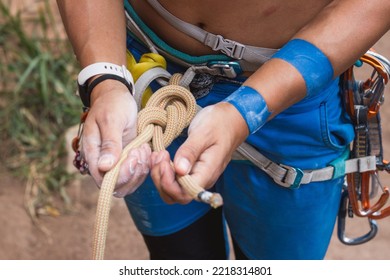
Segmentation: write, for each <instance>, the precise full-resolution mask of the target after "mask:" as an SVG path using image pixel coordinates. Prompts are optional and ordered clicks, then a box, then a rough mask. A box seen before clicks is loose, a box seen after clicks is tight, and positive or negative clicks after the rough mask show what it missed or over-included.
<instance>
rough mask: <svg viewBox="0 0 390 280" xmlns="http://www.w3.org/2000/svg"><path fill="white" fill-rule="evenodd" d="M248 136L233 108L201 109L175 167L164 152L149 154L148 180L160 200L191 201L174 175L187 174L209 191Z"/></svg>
mask: <svg viewBox="0 0 390 280" xmlns="http://www.w3.org/2000/svg"><path fill="white" fill-rule="evenodd" d="M248 133H249V131H248V126H247V124H246V122H245V120H244V118H243V117H242V116H241V115H240V113H239V112H238V111H237V109H236V108H235V107H234V106H233V105H231V104H229V103H218V104H216V105H212V106H208V107H205V108H204V109H202V110H201V111H200V112H199V113H198V114H197V115H196V116H195V118H194V119H193V121H192V123H191V125H190V127H189V129H188V138H187V140H186V141H185V142H184V143H183V145H182V146H181V147H180V148H179V149H178V151H177V152H176V155H175V158H174V161H173V162H174V167H172V165H171V164H170V157H169V154H168V152H167V151H162V152H154V153H152V158H151V161H152V167H151V177H152V179H153V181H154V183H155V185H156V187H157V189H158V190H159V192H160V195H161V197H162V199H163V200H164V201H165V202H167V203H175V202H178V203H181V204H186V203H189V202H190V201H191V200H192V198H191V197H190V196H189V195H188V194H187V193H186V192H185V190H184V189H183V188H182V187H181V186H180V185H179V183H178V182H177V180H176V175H179V176H183V175H186V174H190V175H191V177H192V178H193V179H194V180H195V181H196V182H197V183H198V184H199V185H200V186H201V187H203V188H205V189H208V188H211V187H212V186H213V185H214V184H215V182H216V181H217V179H218V177H219V176H220V175H221V174H222V172H223V170H224V169H225V167H226V165H227V164H228V163H229V161H230V159H231V156H232V154H233V152H234V151H235V149H236V148H237V147H238V146H239V145H240V144H241V143H242V142H243V141H244V140H245V138H246V137H247V136H248Z"/></svg>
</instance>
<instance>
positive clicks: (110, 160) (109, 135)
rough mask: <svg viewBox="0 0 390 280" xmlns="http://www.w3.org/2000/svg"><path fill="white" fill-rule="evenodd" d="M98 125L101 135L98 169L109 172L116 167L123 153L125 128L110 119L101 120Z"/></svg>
mask: <svg viewBox="0 0 390 280" xmlns="http://www.w3.org/2000/svg"><path fill="white" fill-rule="evenodd" d="M98 125H99V130H100V133H101V146H100V154H99V159H98V168H99V171H101V172H107V171H109V170H110V169H111V168H113V167H114V165H115V164H116V163H117V161H118V160H119V157H120V154H121V152H122V134H123V127H122V126H121V125H119V124H117V122H115V121H113V120H112V121H110V120H109V118H106V119H103V120H101V121H100V122H99V124H98Z"/></svg>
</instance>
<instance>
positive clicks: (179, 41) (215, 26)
mask: <svg viewBox="0 0 390 280" xmlns="http://www.w3.org/2000/svg"><path fill="white" fill-rule="evenodd" d="M159 2H160V3H161V4H162V5H163V6H164V7H165V8H166V9H167V10H168V11H170V12H171V13H172V14H174V15H175V16H176V17H178V18H180V19H182V20H184V21H186V22H189V23H191V24H194V25H197V26H199V27H201V28H203V29H205V30H207V31H209V32H212V33H214V34H220V35H222V36H224V37H225V38H228V39H232V40H235V41H238V42H241V43H244V44H248V45H253V46H260V47H268V48H279V47H281V46H282V45H283V44H284V43H286V42H287V41H288V40H289V39H290V38H291V37H292V36H294V34H296V33H297V32H298V31H299V30H300V29H301V28H302V27H303V26H305V25H306V24H307V23H308V22H309V21H310V20H311V19H312V18H314V17H315V16H316V15H317V14H318V13H319V12H320V11H321V10H322V9H323V8H324V7H325V6H326V5H328V4H329V3H330V2H332V1H331V0H290V1H284V0H241V1H232V0H182V1H173V0H160V1H159ZM130 3H131V4H132V6H133V7H134V9H135V10H136V12H137V13H138V14H139V16H140V17H141V18H142V19H143V20H144V21H145V23H146V24H147V25H148V26H149V27H150V28H151V29H152V30H154V31H155V32H156V33H157V34H158V35H159V36H160V37H161V38H162V39H163V40H165V41H166V42H167V43H168V44H170V45H171V46H173V47H175V48H177V49H179V50H182V51H184V52H187V53H189V54H193V55H200V54H206V53H210V49H209V48H207V47H205V46H203V45H202V44H200V43H199V42H197V41H195V40H194V39H192V38H190V37H188V36H187V35H185V34H183V33H181V32H180V31H178V30H176V29H175V28H174V27H172V26H171V25H169V23H167V22H166V21H165V20H164V19H163V18H161V17H160V16H159V15H158V14H157V13H156V12H155V10H154V9H153V8H152V7H151V6H149V4H148V3H147V1H137V0H130Z"/></svg>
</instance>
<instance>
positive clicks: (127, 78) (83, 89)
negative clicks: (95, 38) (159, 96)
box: [77, 62, 134, 108]
mask: <svg viewBox="0 0 390 280" xmlns="http://www.w3.org/2000/svg"><path fill="white" fill-rule="evenodd" d="M97 75H100V76H99V77H98V78H96V79H95V80H93V81H92V82H91V83H90V84H88V80H89V79H91V78H92V77H94V76H97ZM107 79H112V80H117V81H119V82H121V83H123V84H124V85H125V86H126V87H127V88H128V89H129V91H130V93H131V94H132V95H133V94H134V80H133V76H132V75H131V73H130V72H129V70H127V68H126V66H124V65H122V66H119V65H116V64H113V63H109V62H97V63H93V64H91V65H89V66H87V67H85V68H84V69H83V70H81V72H80V73H79V75H78V77H77V85H78V94H79V96H80V99H81V102H82V103H83V105H84V107H86V108H89V107H90V105H91V101H90V99H91V92H92V90H93V88H94V87H95V86H96V85H98V84H99V83H101V82H102V81H104V80H107Z"/></svg>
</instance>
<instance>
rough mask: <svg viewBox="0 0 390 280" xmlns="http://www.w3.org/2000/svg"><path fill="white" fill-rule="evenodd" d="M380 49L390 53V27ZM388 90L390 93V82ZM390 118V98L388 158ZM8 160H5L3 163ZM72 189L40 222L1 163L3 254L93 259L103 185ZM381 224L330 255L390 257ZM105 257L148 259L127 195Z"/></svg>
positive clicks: (360, 228) (389, 107)
mask: <svg viewBox="0 0 390 280" xmlns="http://www.w3.org/2000/svg"><path fill="white" fill-rule="evenodd" d="M375 48H376V50H377V51H378V52H380V53H382V54H383V55H385V56H387V57H388V58H390V32H388V33H387V34H386V35H385V36H384V37H383V38H382V39H381V40H380V41H379V42H378V44H377V45H376V46H375ZM387 95H390V86H389V87H388V89H387ZM389 120H390V102H389V103H386V102H385V105H384V106H383V108H382V122H383V123H382V126H383V138H384V148H385V152H386V153H385V155H387V156H386V158H390V127H389V126H388V122H389ZM386 150H387V151H386ZM5 160H7V159H1V162H2V161H5ZM383 183H384V184H385V185H390V176H388V175H386V176H384V177H383ZM68 192H69V195H70V197H71V199H72V201H73V205H72V207H71V209H68V210H67V211H63V212H61V215H59V216H58V217H53V216H41V217H40V218H39V220H38V221H39V225H37V224H34V223H33V222H32V220H31V219H30V217H29V216H28V214H27V212H26V210H25V207H24V193H25V182H22V181H20V180H19V179H17V178H14V177H11V176H10V174H9V173H8V172H7V171H6V170H5V169H4V167H3V166H1V164H0V259H2V260H7V259H8V260H43V259H50V260H51V259H54V260H62V259H72V260H83V259H90V257H91V244H92V231H93V224H94V218H95V210H96V203H97V197H98V189H97V188H96V187H95V186H94V184H93V183H92V181H91V180H90V179H89V178H85V179H82V180H81V181H78V182H75V183H74V184H73V185H72V186H70V187H69V188H68ZM348 222H350V223H349V224H348V225H347V229H351V228H354V229H355V230H354V231H351V235H353V234H359V233H363V232H364V231H366V230H367V229H368V226H367V220H366V219H362V218H354V219H353V220H352V222H351V221H348ZM378 224H379V233H378V235H377V236H376V238H375V239H374V240H372V241H370V242H368V243H366V244H363V245H358V246H346V245H343V244H342V243H340V242H339V241H338V239H337V237H336V235H334V236H333V238H332V241H331V244H330V247H329V251H328V253H327V256H326V259H329V260H343V259H350V260H355V259H372V260H379V259H382V260H383V259H386V260H390V238H389V236H390V217H389V218H387V219H384V220H380V221H379V222H378ZM348 226H349V227H348ZM42 229H44V231H42ZM105 258H106V259H130V260H132V259H138V260H143V259H148V252H147V250H146V247H145V245H144V243H143V240H142V237H141V236H140V234H139V233H138V232H137V230H136V229H135V227H134V224H133V222H132V220H131V218H130V216H129V214H128V212H127V208H126V206H125V204H124V202H123V200H121V199H114V200H113V205H112V210H111V214H110V224H109V233H108V238H107V246H106V255H105Z"/></svg>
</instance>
